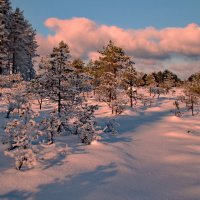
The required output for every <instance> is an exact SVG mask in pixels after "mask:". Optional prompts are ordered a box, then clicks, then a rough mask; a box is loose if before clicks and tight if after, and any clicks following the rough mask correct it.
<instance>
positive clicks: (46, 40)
mask: <svg viewBox="0 0 200 200" xmlns="http://www.w3.org/2000/svg"><path fill="white" fill-rule="evenodd" d="M45 26H46V27H47V28H49V29H50V30H52V31H53V32H54V34H50V35H48V36H47V37H44V36H42V35H38V36H37V40H38V43H39V45H40V47H39V53H41V54H46V53H49V52H50V51H51V49H52V47H53V46H56V45H57V44H58V43H59V42H60V41H61V40H63V41H65V42H66V43H67V44H68V45H69V47H70V50H71V54H72V56H73V57H82V58H90V59H96V58H98V54H97V53H96V52H97V51H98V50H100V49H102V46H104V45H106V44H107V43H108V41H109V40H113V41H114V42H115V43H116V44H117V45H119V46H121V47H123V48H124V49H125V50H126V51H127V52H128V53H129V54H130V55H131V56H133V57H134V58H138V59H141V60H143V62H144V60H151V61H153V60H154V62H155V63H156V62H157V61H162V60H166V59H170V58H171V57H172V56H173V55H174V54H179V55H182V56H186V57H200V26H198V25H197V24H189V25H187V26H186V27H183V28H176V27H174V28H164V29H161V30H158V29H156V28H153V27H149V28H145V29H141V30H135V29H122V28H120V27H117V26H107V25H99V24H97V23H95V22H94V21H92V20H89V19H87V18H72V19H65V20H61V19H57V18H49V19H47V20H46V22H45ZM146 62H147V61H146Z"/></svg>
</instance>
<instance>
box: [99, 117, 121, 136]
mask: <svg viewBox="0 0 200 200" xmlns="http://www.w3.org/2000/svg"><path fill="white" fill-rule="evenodd" d="M118 127H119V123H117V122H116V120H115V119H110V120H109V121H108V122H106V126H105V128H104V130H103V131H104V133H110V134H117V133H118V131H117V128H118Z"/></svg>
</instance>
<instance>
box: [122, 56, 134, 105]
mask: <svg viewBox="0 0 200 200" xmlns="http://www.w3.org/2000/svg"><path fill="white" fill-rule="evenodd" d="M134 64H135V63H134V62H133V61H131V60H130V62H129V65H128V66H127V68H126V69H124V71H123V72H122V77H123V78H122V85H123V86H124V88H125V90H126V91H127V94H128V97H129V99H130V106H131V108H132V107H133V99H135V102H136V101H137V100H136V93H137V90H136V89H135V87H136V85H137V72H136V69H135V68H134V66H133V65H134Z"/></svg>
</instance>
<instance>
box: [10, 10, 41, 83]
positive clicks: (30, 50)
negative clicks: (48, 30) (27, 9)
mask: <svg viewBox="0 0 200 200" xmlns="http://www.w3.org/2000/svg"><path fill="white" fill-rule="evenodd" d="M9 40H10V43H9V48H10V49H9V52H10V63H11V70H10V71H11V73H12V74H17V73H20V74H21V75H22V77H23V78H24V79H25V80H30V79H32V78H34V75H35V70H34V68H33V58H34V57H35V56H36V49H37V43H36V33H35V31H34V30H33V28H32V26H31V24H30V23H29V22H28V21H27V20H25V18H24V14H23V12H22V11H21V10H20V9H19V8H16V10H15V11H14V12H13V13H12V15H11V30H10V34H9Z"/></svg>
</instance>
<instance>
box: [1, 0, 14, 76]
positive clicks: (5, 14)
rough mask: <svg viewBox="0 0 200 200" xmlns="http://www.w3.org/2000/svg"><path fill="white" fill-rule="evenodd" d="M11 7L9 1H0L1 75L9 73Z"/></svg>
mask: <svg viewBox="0 0 200 200" xmlns="http://www.w3.org/2000/svg"><path fill="white" fill-rule="evenodd" d="M11 12H12V9H11V5H10V1H9V0H0V74H8V72H9V62H8V61H9V59H8V55H9V33H10V22H11Z"/></svg>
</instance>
